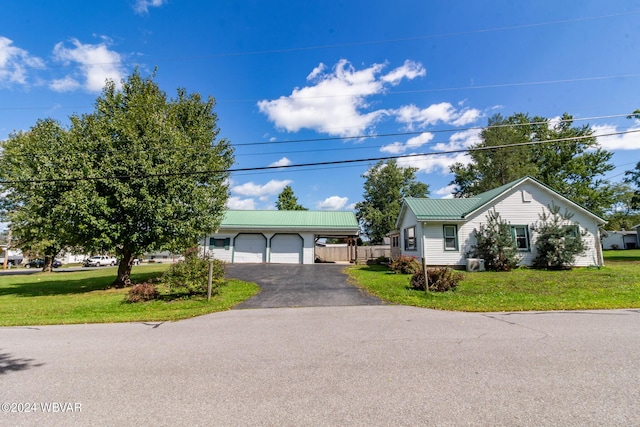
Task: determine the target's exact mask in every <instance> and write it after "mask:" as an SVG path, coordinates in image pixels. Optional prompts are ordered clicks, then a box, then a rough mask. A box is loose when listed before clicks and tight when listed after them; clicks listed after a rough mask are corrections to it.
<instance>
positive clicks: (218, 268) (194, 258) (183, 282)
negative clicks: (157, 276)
mask: <svg viewBox="0 0 640 427" xmlns="http://www.w3.org/2000/svg"><path fill="white" fill-rule="evenodd" d="M212 262H213V283H212V290H211V294H212V295H215V294H217V293H218V291H219V288H220V286H222V285H223V284H224V262H222V261H220V260H217V259H214V260H213V261H212ZM161 281H162V283H163V284H164V285H165V286H166V287H167V289H168V293H169V294H173V295H176V296H178V295H184V296H191V295H206V294H207V286H208V282H209V260H207V259H204V258H202V257H199V256H198V255H197V254H195V253H190V254H187V255H186V256H185V259H184V261H180V262H178V263H176V264H173V265H172V266H171V268H169V270H167V272H166V273H165V274H164V275H163V276H162V278H161Z"/></svg>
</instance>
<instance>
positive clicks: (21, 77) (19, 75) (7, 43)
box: [0, 36, 44, 85]
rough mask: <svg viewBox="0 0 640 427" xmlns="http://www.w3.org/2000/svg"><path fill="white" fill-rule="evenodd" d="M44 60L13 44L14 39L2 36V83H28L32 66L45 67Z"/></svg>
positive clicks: (0, 77) (0, 41) (0, 59)
mask: <svg viewBox="0 0 640 427" xmlns="http://www.w3.org/2000/svg"><path fill="white" fill-rule="evenodd" d="M43 66H44V62H43V61H42V60H41V59H40V58H38V57H35V56H31V55H29V52H27V51H26V50H24V49H20V48H19V47H15V46H13V40H11V39H8V38H6V37H2V36H0V85H5V84H21V85H25V84H27V72H28V70H29V69H30V68H34V67H43Z"/></svg>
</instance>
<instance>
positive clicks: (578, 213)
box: [391, 176, 606, 268]
mask: <svg viewBox="0 0 640 427" xmlns="http://www.w3.org/2000/svg"><path fill="white" fill-rule="evenodd" d="M552 204H555V205H557V206H559V207H560V208H561V212H564V211H565V209H566V210H568V211H569V212H572V213H573V214H574V216H573V217H572V218H571V222H572V223H573V224H576V225H578V226H579V228H580V231H581V232H582V234H583V239H584V241H585V244H586V246H587V248H588V249H587V251H586V253H585V254H584V255H582V256H578V257H577V258H576V262H575V265H576V266H589V265H603V263H604V262H603V258H602V247H601V244H600V235H599V228H600V227H601V226H603V225H604V224H605V222H606V221H605V220H603V219H602V218H600V217H599V216H597V215H595V214H593V213H592V212H590V211H588V210H587V209H585V208H583V207H581V206H579V205H578V204H576V203H574V202H572V201H571V200H569V199H567V198H566V197H564V196H562V195H561V194H559V193H557V192H556V191H554V190H553V189H551V188H549V187H548V186H546V185H544V184H542V183H541V182H539V181H537V180H536V179H534V178H531V177H528V176H527V177H524V178H521V179H518V180H516V181H513V182H511V183H508V184H505V185H503V186H501V187H498V188H496V189H493V190H490V191H487V192H485V193H482V194H478V195H477V196H474V197H469V198H456V199H428V198H406V199H404V201H403V204H402V207H401V210H400V215H399V216H398V220H397V221H396V232H395V234H396V237H397V238H395V239H394V236H393V235H392V236H391V241H392V246H393V245H394V244H395V245H398V246H399V249H400V251H399V252H400V253H401V254H403V255H409V256H415V257H417V258H418V259H422V258H423V257H424V258H425V261H426V264H427V265H435V266H451V267H457V268H461V267H462V268H464V267H465V266H466V265H467V259H468V258H469V253H470V252H471V250H472V246H473V245H475V244H476V238H475V230H476V229H479V227H480V224H483V223H485V224H486V222H487V213H488V212H489V211H490V210H492V209H495V210H496V211H497V212H498V213H499V214H500V217H501V218H502V220H504V221H507V222H508V223H510V224H511V229H512V232H513V235H514V237H515V239H516V243H517V246H518V248H519V250H520V252H521V255H522V261H521V264H523V265H531V264H532V263H533V260H534V259H535V257H536V250H535V241H536V233H535V232H534V231H533V230H532V225H533V224H535V223H536V222H538V221H539V219H540V218H539V215H540V214H541V213H542V212H543V211H547V212H548V206H551V205H552ZM392 251H393V248H392Z"/></svg>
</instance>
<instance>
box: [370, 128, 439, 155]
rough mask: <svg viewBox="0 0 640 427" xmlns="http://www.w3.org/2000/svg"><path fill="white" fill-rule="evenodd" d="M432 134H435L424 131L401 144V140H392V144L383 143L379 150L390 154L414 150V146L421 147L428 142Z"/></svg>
mask: <svg viewBox="0 0 640 427" xmlns="http://www.w3.org/2000/svg"><path fill="white" fill-rule="evenodd" d="M434 136H435V135H434V134H432V133H431V132H424V133H421V134H420V135H418V136H414V137H412V138H409V139H408V140H407V143H406V144H403V143H401V142H394V143H393V144H389V145H385V146H384V147H382V148H380V151H382V152H387V153H392V154H401V153H404V152H405V151H407V150H414V149H416V148H420V147H422V146H423V145H425V144H427V143H428V142H430V141H431V140H432V139H433V137H434Z"/></svg>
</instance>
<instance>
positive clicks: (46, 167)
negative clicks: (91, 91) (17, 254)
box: [0, 119, 75, 271]
mask: <svg viewBox="0 0 640 427" xmlns="http://www.w3.org/2000/svg"><path fill="white" fill-rule="evenodd" d="M67 143H68V134H67V131H66V130H65V129H63V128H62V127H61V126H60V125H59V124H58V123H57V122H55V121H53V120H51V119H46V120H39V121H38V122H37V123H36V124H35V125H34V126H33V127H31V129H30V130H29V131H26V132H16V133H13V134H11V135H9V138H8V139H7V140H6V141H4V142H3V143H2V156H1V157H0V180H2V182H0V188H1V189H2V192H3V193H4V194H5V197H3V198H2V199H1V205H2V218H3V220H4V221H6V222H8V223H9V224H10V225H9V226H10V228H11V232H12V245H13V246H15V247H19V248H21V249H22V251H23V252H24V253H28V254H30V256H39V257H43V258H44V260H45V264H44V268H43V269H44V270H45V271H50V270H51V265H52V261H53V259H54V258H55V256H56V255H57V254H58V253H59V252H60V250H61V249H62V248H63V247H64V246H67V245H68V243H69V242H70V236H69V235H68V234H67V233H66V231H67V227H66V218H65V215H64V212H65V206H64V205H63V204H62V202H61V201H62V194H63V193H64V191H66V189H67V188H68V187H69V185H70V184H69V183H66V182H62V181H58V180H57V179H59V178H64V177H66V176H68V175H64V174H62V175H61V170H63V169H66V168H68V165H69V164H72V163H73V157H74V155H75V153H73V152H69V150H68V149H67V146H66V145H67Z"/></svg>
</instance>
